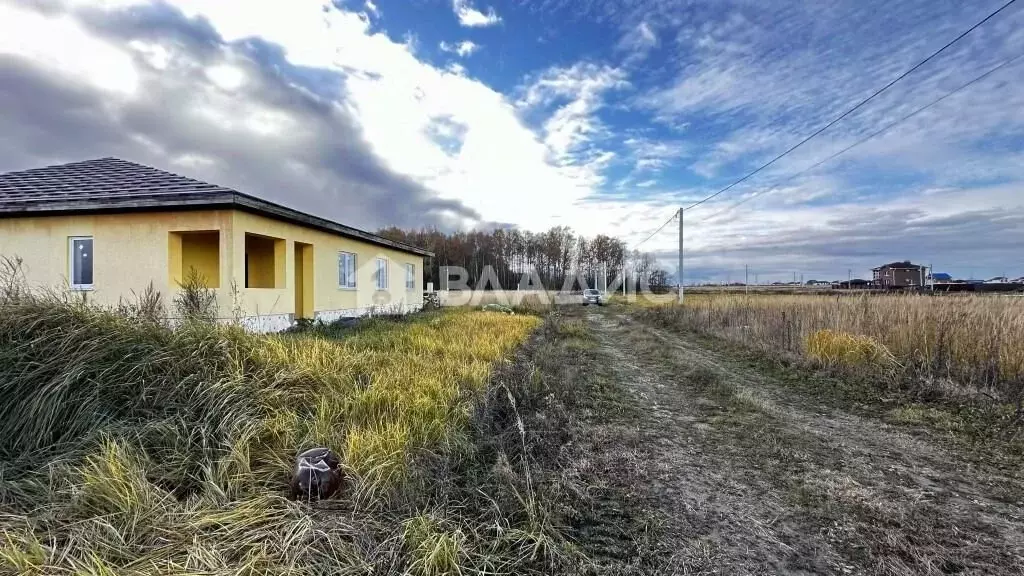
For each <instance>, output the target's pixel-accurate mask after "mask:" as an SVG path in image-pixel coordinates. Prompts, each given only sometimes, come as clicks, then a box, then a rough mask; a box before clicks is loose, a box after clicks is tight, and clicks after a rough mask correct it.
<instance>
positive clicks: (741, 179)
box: [683, 0, 1017, 212]
mask: <svg viewBox="0 0 1024 576" xmlns="http://www.w3.org/2000/svg"><path fill="white" fill-rule="evenodd" d="M1016 1H1017V0H1008V1H1007V2H1006V3H1005V4H1003V5H1002V6H1000V7H999V8H997V9H996V10H995V11H994V12H992V13H990V14H989V15H988V16H986V17H984V18H983V19H981V20H980V21H978V22H977V23H975V24H974V25H973V26H971V27H970V28H968V29H967V30H965V31H963V32H961V33H960V35H959V36H957V37H956V38H953V39H952V40H950V41H949V42H947V43H946V44H945V45H943V46H942V47H941V48H939V49H938V50H936V51H935V52H932V53H931V54H930V55H928V57H927V58H925V59H924V60H921V61H920V62H918V63H917V64H915V65H913V66H912V67H911V68H910V69H908V70H907V71H905V72H903V73H902V74H900V75H899V76H897V77H896V78H895V79H893V80H892V81H890V82H889V83H888V84H886V85H885V86H882V87H881V88H879V89H878V90H875V91H874V92H873V93H872V94H871V95H870V96H868V97H867V98H865V99H863V100H861V101H860V102H858V103H857V104H856V105H855V106H854V107H853V108H850V109H849V110H847V111H846V112H843V113H842V114H840V115H839V116H838V117H836V118H835V119H833V120H832V121H830V122H829V123H828V124H825V125H824V126H822V127H821V128H818V129H817V130H815V131H814V132H813V133H812V134H811V135H810V136H807V137H806V138H804V139H803V140H801V141H799V142H797V143H796V144H794V145H793V146H790V147H789V148H788V149H786V151H785V152H783V153H781V154H779V155H777V156H775V157H774V158H772V159H771V160H769V161H768V162H766V163H765V164H762V165H761V166H760V167H758V168H757V169H755V170H753V171H751V172H749V173H747V174H746V175H745V176H743V177H742V178H740V179H739V180H736V181H735V182H733V183H732V184H729V185H728V186H726V187H725V188H722V189H721V190H718V191H717V192H715V193H714V194H711V195H709V196H707V197H705V198H702V199H701V200H698V201H696V202H694V203H693V204H690V205H689V206H686V207H685V208H683V211H684V212H685V211H686V210H691V209H693V208H696V207H697V206H700V205H701V204H704V203H705V202H707V201H708V200H711V199H713V198H716V197H718V196H719V195H721V194H723V193H725V192H728V191H729V190H731V189H733V188H734V187H736V186H737V185H739V184H742V183H743V182H745V181H747V180H748V179H750V178H751V177H753V176H754V175H756V174H758V173H760V172H761V171H762V170H764V169H765V168H768V167H769V166H771V165H772V164H775V163H776V162H778V161H779V160H781V159H782V158H784V157H786V156H788V155H789V154H790V153H792V152H793V151H794V150H796V149H797V148H800V147H801V146H803V145H804V144H806V143H807V142H809V141H811V140H812V139H814V138H815V137H817V136H818V135H819V134H821V133H822V132H824V131H826V130H828V129H829V128H831V127H832V126H835V125H836V124H837V123H839V122H840V121H842V120H843V119H844V118H846V117H847V116H849V115H850V114H853V113H854V112H856V111H857V110H859V109H860V108H861V107H863V106H864V105H865V104H867V103H868V102H871V101H872V100H874V99H875V98H876V97H878V96H879V95H881V94H882V93H883V92H885V91H886V90H888V89H889V88H892V87H893V86H894V85H895V84H896V83H897V82H899V81H900V80H903V79H904V78H906V77H907V76H909V75H910V74H912V73H913V72H914V71H915V70H917V69H918V68H920V67H922V66H924V65H925V64H927V63H928V62H930V61H931V60H933V59H934V58H935V57H936V56H938V55H939V54H942V53H943V52H945V51H946V50H947V49H948V48H949V47H951V46H952V45H954V44H956V43H957V42H959V41H960V40H962V39H963V38H964V37H966V36H967V35H968V34H970V33H971V32H973V31H974V30H976V29H978V28H979V27H980V26H982V25H983V24H985V23H986V22H988V21H989V20H991V19H992V18H995V17H996V15H998V14H999V13H1000V12H1002V11H1003V10H1005V9H1007V8H1009V7H1010V6H1011V5H1012V4H1014V3H1015V2H1016Z"/></svg>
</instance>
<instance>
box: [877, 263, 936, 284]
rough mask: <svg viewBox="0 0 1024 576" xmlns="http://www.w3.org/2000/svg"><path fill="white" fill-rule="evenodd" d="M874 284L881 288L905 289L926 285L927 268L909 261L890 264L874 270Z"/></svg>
mask: <svg viewBox="0 0 1024 576" xmlns="http://www.w3.org/2000/svg"><path fill="white" fill-rule="evenodd" d="M871 271H872V272H873V273H874V283H875V285H876V286H878V287H880V288H905V287H908V286H922V285H924V280H925V275H926V268H925V267H924V266H918V265H917V264H911V263H910V261H909V260H905V261H903V262H890V263H889V264H886V265H884V266H879V267H878V268H872V269H871Z"/></svg>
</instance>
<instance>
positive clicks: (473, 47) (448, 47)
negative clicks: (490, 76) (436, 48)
mask: <svg viewBox="0 0 1024 576" xmlns="http://www.w3.org/2000/svg"><path fill="white" fill-rule="evenodd" d="M440 47H441V51H442V52H450V53H453V54H458V55H459V56H461V57H463V58H465V57H466V56H469V55H470V54H472V53H473V52H476V51H477V50H479V49H480V45H479V44H475V43H473V42H472V41H471V40H463V41H462V42H459V43H457V44H450V43H448V42H445V41H444V40H442V41H441V45H440Z"/></svg>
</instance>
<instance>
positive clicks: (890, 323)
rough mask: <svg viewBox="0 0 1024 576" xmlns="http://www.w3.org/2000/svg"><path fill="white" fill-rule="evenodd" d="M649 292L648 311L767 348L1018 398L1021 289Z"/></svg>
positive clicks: (1023, 348) (1023, 338) (1022, 351)
mask: <svg viewBox="0 0 1024 576" xmlns="http://www.w3.org/2000/svg"><path fill="white" fill-rule="evenodd" d="M673 299H674V296H669V297H667V298H666V297H662V298H655V299H648V300H646V301H645V302H644V303H643V304H642V308H643V311H642V312H641V314H643V315H644V316H645V317H646V318H648V319H650V320H652V321H655V322H660V323H663V324H672V325H677V326H679V327H683V328H686V329H690V330H697V331H700V332H705V333H709V334H712V335H715V336H719V337H724V338H727V339H730V340H734V341H737V342H741V343H743V344H744V345H747V346H750V347H753V348H756V349H758V350H761V351H764V352H768V353H779V352H783V353H788V354H793V355H799V356H801V357H805V358H809V359H812V360H815V361H817V362H819V363H822V364H827V365H842V366H845V367H847V368H851V367H855V368H856V367H859V368H863V369H864V370H867V371H869V372H880V371H881V372H885V371H893V370H895V371H897V372H898V376H900V377H901V378H908V377H909V378H913V379H916V380H919V381H920V380H929V381H931V382H932V383H933V384H934V385H935V386H936V387H939V388H948V387H950V386H953V387H955V388H958V389H960V390H962V391H971V390H976V391H978V390H980V391H984V392H986V393H989V394H992V395H998V396H1000V397H1001V398H1003V399H1006V400H1011V401H1016V400H1017V399H1019V398H1020V396H1021V391H1022V388H1024V298H1020V297H1014V296H978V295H965V296H953V295H949V296H927V295H864V296H821V295H750V296H744V295H728V294H720V295H706V294H702V295H690V296H687V298H686V302H685V304H684V305H682V306H680V305H678V304H675V303H674V302H672V300H673Z"/></svg>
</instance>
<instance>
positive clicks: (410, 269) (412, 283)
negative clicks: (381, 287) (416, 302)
mask: <svg viewBox="0 0 1024 576" xmlns="http://www.w3.org/2000/svg"><path fill="white" fill-rule="evenodd" d="M405 289H406V290H415V289H416V265H415V264H406V265H405Z"/></svg>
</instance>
